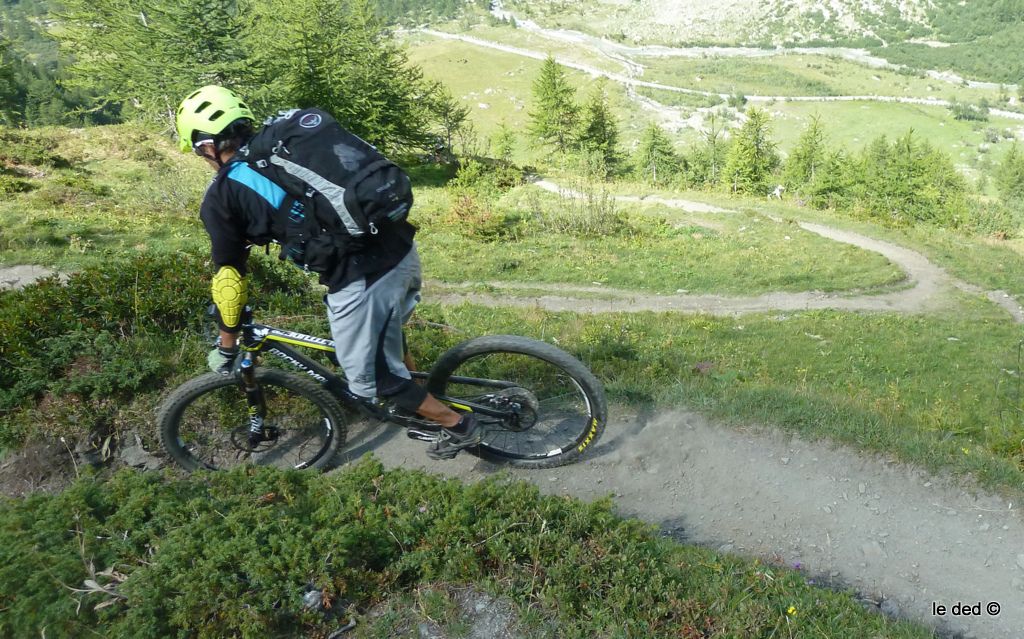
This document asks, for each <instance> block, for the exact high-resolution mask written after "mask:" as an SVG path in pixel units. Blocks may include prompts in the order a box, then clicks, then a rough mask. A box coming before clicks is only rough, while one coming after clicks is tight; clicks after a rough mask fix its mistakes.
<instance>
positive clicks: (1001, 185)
mask: <svg viewBox="0 0 1024 639" xmlns="http://www.w3.org/2000/svg"><path fill="white" fill-rule="evenodd" d="M996 186H997V187H998V189H999V195H1000V196H1001V197H1002V198H1003V200H1004V201H1005V202H1011V201H1024V153H1022V152H1021V150H1020V145H1019V144H1018V143H1017V142H1014V143H1013V145H1012V146H1011V147H1010V150H1008V151H1007V152H1006V155H1004V156H1003V161H1002V162H1000V163H999V168H998V169H996Z"/></svg>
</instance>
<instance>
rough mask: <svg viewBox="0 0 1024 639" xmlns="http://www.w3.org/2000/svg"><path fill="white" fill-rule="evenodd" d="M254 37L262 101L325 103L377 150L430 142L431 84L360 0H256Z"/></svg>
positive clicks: (304, 104) (278, 104)
mask: <svg viewBox="0 0 1024 639" xmlns="http://www.w3.org/2000/svg"><path fill="white" fill-rule="evenodd" d="M253 38H254V41H255V46H254V47H253V48H254V50H258V51H260V54H261V55H260V66H261V67H262V68H263V69H264V70H265V72H266V74H267V88H266V89H265V90H264V91H262V92H261V93H260V97H261V98H262V99H263V101H265V102H266V103H267V104H268V105H271V104H272V105H275V106H276V107H277V108H281V107H285V106H296V107H309V106H317V107H320V108H322V109H325V110H327V111H329V112H331V113H332V114H333V115H334V116H335V117H336V118H337V119H338V121H339V122H341V124H342V125H343V126H345V127H346V128H348V129H349V130H351V131H353V132H354V133H356V134H357V135H359V136H360V137H362V138H364V139H365V140H367V141H368V142H370V143H371V144H374V145H376V146H377V147H378V148H380V149H381V150H382V151H384V152H388V151H390V150H393V149H397V148H429V147H430V146H432V143H433V139H434V135H433V134H432V133H431V128H432V122H433V119H434V116H435V115H436V114H435V113H433V112H432V111H431V107H432V105H435V104H436V101H435V100H434V98H433V95H432V94H433V92H434V91H436V89H437V87H438V85H434V84H431V83H429V82H427V81H426V80H425V79H424V78H423V73H422V71H421V70H420V69H419V68H418V67H415V66H412V65H410V64H409V60H408V56H407V55H406V53H405V50H404V49H402V48H400V47H399V46H398V45H396V44H395V43H394V42H393V41H392V40H391V39H390V37H389V36H388V34H387V32H386V31H385V30H384V28H383V26H382V25H381V23H380V21H379V19H378V18H377V17H376V14H375V12H374V9H373V7H372V6H371V5H370V4H369V2H367V0H340V1H339V0H263V1H262V2H261V3H260V4H259V5H257V7H256V11H255V14H254V20H253Z"/></svg>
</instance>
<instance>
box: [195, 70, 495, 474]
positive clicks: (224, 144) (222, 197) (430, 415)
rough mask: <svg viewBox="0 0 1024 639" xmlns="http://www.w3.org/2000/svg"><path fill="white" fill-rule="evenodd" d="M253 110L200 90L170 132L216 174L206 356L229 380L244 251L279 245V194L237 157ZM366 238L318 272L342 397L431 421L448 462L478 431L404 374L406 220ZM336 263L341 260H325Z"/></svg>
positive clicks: (413, 263) (411, 256)
mask: <svg viewBox="0 0 1024 639" xmlns="http://www.w3.org/2000/svg"><path fill="white" fill-rule="evenodd" d="M254 121H255V118H254V117H253V114H252V112H251V111H250V110H249V107H247V106H246V105H245V103H244V102H243V101H242V100H241V99H240V98H239V97H238V96H237V95H236V94H235V93H234V92H232V91H231V90H230V89H228V88H225V87H221V86H215V85H210V86H205V87H202V88H201V89H199V90H197V91H195V92H193V93H191V94H189V95H188V97H186V98H185V99H184V100H183V101H182V102H181V105H180V106H179V107H178V111H177V117H176V125H177V127H176V128H177V133H178V138H179V146H180V147H181V150H182V151H183V152H187V151H188V150H189V149H192V150H193V151H194V152H195V154H196V155H198V156H199V157H201V158H203V159H204V160H206V162H207V163H208V164H209V165H210V166H211V168H213V170H214V171H215V172H216V175H215V177H214V178H213V181H212V182H211V183H210V185H209V187H207V190H206V194H205V195H204V196H203V202H202V205H201V207H200V212H199V217H200V219H202V221H203V224H204V225H205V227H206V231H207V233H208V234H209V236H210V242H211V253H212V257H213V262H214V265H215V267H216V269H217V271H216V274H215V275H214V276H213V286H212V290H213V300H214V303H215V305H216V307H217V312H218V313H217V314H218V325H219V328H220V337H219V339H218V341H217V344H216V345H215V347H214V348H213V350H212V351H210V354H209V357H208V360H207V361H208V364H209V367H210V369H211V370H213V371H214V372H219V373H222V374H225V375H226V374H230V372H231V370H232V368H233V365H234V360H235V358H236V356H237V355H238V333H239V330H240V328H241V324H242V315H243V309H244V307H245V303H246V301H247V293H246V282H245V274H246V259H247V258H248V255H249V249H250V247H251V246H252V245H260V246H262V245H266V244H267V243H268V242H271V241H277V242H281V243H282V244H283V243H284V239H285V238H284V237H283V233H284V228H285V226H284V225H283V224H282V223H281V221H280V220H281V219H282V216H283V215H286V214H287V212H286V211H282V208H283V199H282V198H283V190H282V189H281V187H279V186H278V185H277V184H275V183H273V182H272V181H271V180H270V179H269V178H267V177H265V176H264V175H262V174H261V173H259V172H257V171H256V170H255V169H254V168H253V167H252V166H250V165H249V164H248V163H246V162H245V161H242V160H241V158H240V157H236V152H237V151H238V150H239V149H241V148H242V147H244V146H245V145H246V144H247V142H248V141H249V140H250V139H252V137H253V136H254V135H255V134H256V131H255V129H254ZM390 226H391V228H387V229H381V232H379V233H378V234H376V235H374V236H372V238H370V239H368V240H362V239H360V241H359V242H354V241H352V242H347V243H345V242H344V238H339V240H338V241H339V242H340V243H342V244H344V245H339V246H338V250H336V251H334V250H332V251H331V252H330V255H331V256H332V257H331V258H330V260H331V263H330V264H328V265H327V268H325V269H324V271H323V272H322V273H321V274H320V283H321V284H323V285H325V286H326V287H327V295H326V296H324V303H325V304H326V306H327V317H328V320H329V321H330V325H331V333H332V336H333V338H334V343H335V344H336V345H338V348H337V357H338V360H339V363H340V364H341V367H342V369H343V370H344V371H345V376H346V377H347V379H348V382H349V388H350V390H351V391H352V392H353V393H355V394H356V395H359V396H361V397H364V398H367V399H372V398H374V397H377V396H379V397H381V398H383V399H385V400H387V401H390V402H393V403H394V404H395V405H397V406H399V407H401V408H404V409H406V410H409V411H413V412H416V413H418V414H419V415H421V416H423V417H426V418H427V419H430V420H433V421H435V422H437V423H439V424H441V426H443V428H442V429H441V435H440V437H439V440H438V442H436V443H434V444H431V446H430V447H429V448H428V449H427V454H428V455H429V456H430V457H431V458H433V459H451V458H453V457H454V456H455V455H456V454H458V452H459V451H460V450H462V449H463V448H469V447H472V446H476V445H478V444H479V443H480V440H481V435H480V428H479V427H478V425H477V422H476V419H475V417H474V416H473V415H472V414H471V413H466V414H462V415H460V414H459V413H457V412H455V411H453V410H451V409H450V408H448V407H447V406H445V405H444V404H442V403H441V402H439V401H438V400H437V399H436V398H435V397H433V396H432V395H430V394H429V393H428V392H427V391H426V390H425V389H424V388H422V387H421V386H420V385H418V384H416V383H415V382H413V380H412V377H411V375H410V374H409V368H410V367H411V360H410V359H409V358H408V355H407V354H406V353H405V352H404V350H405V347H404V340H403V336H402V324H403V323H404V322H405V321H407V320H408V319H409V316H410V315H411V314H412V311H413V308H414V307H415V306H416V303H417V302H418V301H419V300H420V286H421V274H420V261H419V254H418V253H417V251H416V245H415V243H414V241H413V236H414V235H415V233H416V228H415V227H413V226H412V225H411V224H409V223H408V222H407V221H405V220H401V221H398V222H392V223H390ZM333 256H340V257H333Z"/></svg>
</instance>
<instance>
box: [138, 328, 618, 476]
mask: <svg viewBox="0 0 1024 639" xmlns="http://www.w3.org/2000/svg"><path fill="white" fill-rule="evenodd" d="M240 346H241V349H240V355H239V357H238V358H237V360H236V362H235V366H234V369H233V372H232V373H231V374H229V375H224V374H220V373H207V374H204V375H200V376H199V377H196V378H193V379H191V380H189V381H187V382H185V383H184V384H182V385H181V386H179V387H178V388H176V389H175V390H173V391H172V392H171V393H170V394H169V395H168V396H167V398H166V399H165V400H164V401H163V402H162V404H161V405H160V407H159V409H158V410H157V421H158V424H159V428H160V436H161V440H162V442H163V445H164V448H165V449H166V450H167V452H168V453H169V454H170V456H171V457H172V458H173V459H174V460H175V461H176V462H177V463H178V464H180V465H181V466H182V467H183V468H185V469H186V470H189V471H192V470H198V469H224V468H230V467H232V466H236V465H238V464H243V463H252V464H261V465H273V466H279V467H285V468H296V469H307V468H310V469H322V468H324V467H325V466H327V465H328V464H330V462H331V460H332V459H333V458H334V457H335V455H336V453H337V452H338V451H339V450H340V449H341V448H342V446H343V445H344V443H345V438H346V435H347V425H348V423H349V421H350V420H351V419H354V418H356V417H357V416H362V417H363V418H369V419H375V420H378V421H380V422H387V423H390V424H394V425H397V426H401V427H404V428H405V429H406V430H407V434H408V436H409V437H410V438H412V439H417V440H421V441H425V442H433V441H436V440H437V439H438V436H439V434H440V432H441V428H442V427H441V425H440V424H438V423H436V422H432V421H430V420H427V419H424V418H423V417H420V416H418V415H416V414H413V413H410V412H408V411H404V410H402V409H400V408H398V407H396V406H393V405H390V404H389V403H388V402H386V401H382V400H380V399H374V400H367V399H364V398H361V397H359V396H357V395H355V394H353V393H352V392H351V391H350V390H349V388H348V384H347V382H346V381H345V379H344V376H343V375H342V374H339V373H336V372H335V370H338V369H337V368H336V367H337V358H336V357H335V356H334V354H335V344H334V342H333V341H332V340H329V339H324V338H321V337H316V336H313V335H305V334H302V333H297V332H293V331H288V330H283V329H279V328H274V327H272V326H267V325H264V324H257V323H252V322H251V318H246V321H245V323H243V325H242V330H241V339H240ZM295 347H303V348H307V349H312V350H313V351H318V352H320V353H322V354H323V355H324V356H326V359H327V360H328V361H327V362H323V361H317V360H315V359H313V358H312V357H309V356H307V355H305V354H303V353H302V352H299V351H298V350H296V348H295ZM264 356H271V357H273V358H274V359H273V360H272V361H273V363H275V364H277V363H283V364H285V365H287V366H289V367H291V368H292V369H294V370H286V369H283V368H280V367H276V366H269V365H263V362H262V359H263V358H264ZM323 359H324V358H321V360H323ZM412 375H413V378H414V380H415V381H416V382H417V383H422V384H425V386H426V389H427V390H428V391H429V392H430V393H431V394H433V395H434V396H435V397H437V398H438V399H439V400H440V401H441V402H443V403H444V404H447V405H448V406H449V407H451V408H452V409H453V410H456V411H459V412H463V413H465V412H472V413H475V414H476V417H477V421H478V423H479V424H480V426H481V428H482V429H483V430H482V432H483V439H482V441H481V443H480V445H479V446H477V447H473V448H469V449H466V450H467V451H468V452H470V453H472V454H475V455H478V456H480V457H482V458H485V459H489V460H492V461H498V462H503V463H506V464H509V465H512V466H520V467H529V468H550V467H554V466H561V465H564V464H568V463H570V462H572V461H575V460H576V459H577V458H579V457H580V456H581V455H582V454H583V453H584V452H585V451H586V450H587V448H588V447H590V446H592V445H593V444H594V443H595V442H596V441H597V440H598V438H600V436H601V433H602V432H603V431H604V427H605V422H606V420H607V412H608V409H607V404H606V401H605V396H604V390H603V388H602V386H601V383H600V382H599V381H598V380H597V378H595V377H594V375H593V374H592V373H591V372H590V371H589V370H588V369H587V367H586V366H584V365H583V364H582V363H581V362H580V361H579V360H578V359H576V358H575V357H573V356H571V355H569V354H568V353H566V352H564V351H562V350H561V349H559V348H557V347H555V346H552V345H551V344H547V343H545V342H541V341H537V340H534V339H530V338H526V337H520V336H516V335H490V336H485V337H478V338H474V339H470V340H467V341H465V342H462V343H461V344H458V345H456V346H454V347H452V348H451V349H449V350H448V351H446V352H445V353H443V354H442V355H441V357H440V358H439V359H438V360H437V362H436V363H435V364H434V365H433V366H432V367H431V368H430V370H429V372H426V373H423V372H413V373H412Z"/></svg>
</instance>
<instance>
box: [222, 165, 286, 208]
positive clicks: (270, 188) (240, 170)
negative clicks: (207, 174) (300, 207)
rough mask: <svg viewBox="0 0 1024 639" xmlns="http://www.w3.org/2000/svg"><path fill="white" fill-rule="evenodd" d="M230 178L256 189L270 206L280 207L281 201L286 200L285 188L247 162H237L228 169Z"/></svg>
mask: <svg viewBox="0 0 1024 639" xmlns="http://www.w3.org/2000/svg"><path fill="white" fill-rule="evenodd" d="M228 178H229V179H231V180H234V181H235V182H238V183H239V184H244V185H245V186H247V187H249V188H250V189H252V190H253V191H255V192H256V194H257V195H259V196H260V197H262V198H263V199H264V200H266V201H267V202H269V203H270V206H272V207H274V208H275V209H276V208H278V207H280V206H281V202H283V201H284V196H285V192H284V189H282V188H281V187H279V186H278V185H276V184H274V183H273V182H271V181H270V180H269V179H267V178H266V177H264V176H262V175H260V174H259V173H258V172H256V170H255V169H253V168H252V167H251V166H249V165H248V164H246V163H245V162H237V163H236V164H235V166H233V167H232V168H231V170H230V171H228Z"/></svg>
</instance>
